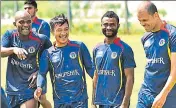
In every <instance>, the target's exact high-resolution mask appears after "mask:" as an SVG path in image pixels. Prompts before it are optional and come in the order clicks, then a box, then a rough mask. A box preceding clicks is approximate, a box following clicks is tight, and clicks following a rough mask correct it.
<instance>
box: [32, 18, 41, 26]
mask: <svg viewBox="0 0 176 108" xmlns="http://www.w3.org/2000/svg"><path fill="white" fill-rule="evenodd" d="M33 23H35V24H38V25H40V24H41V22H39V21H38V18H37V17H35V18H34V20H33Z"/></svg>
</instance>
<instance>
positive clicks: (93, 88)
mask: <svg viewBox="0 0 176 108" xmlns="http://www.w3.org/2000/svg"><path fill="white" fill-rule="evenodd" d="M93 63H94V64H96V63H95V49H94V50H93ZM95 67H96V65H95ZM96 70H97V69H96V68H95V71H94V76H93V83H92V103H91V104H92V108H96V105H94V98H95V90H96V86H97V80H98V74H97V72H96Z"/></svg>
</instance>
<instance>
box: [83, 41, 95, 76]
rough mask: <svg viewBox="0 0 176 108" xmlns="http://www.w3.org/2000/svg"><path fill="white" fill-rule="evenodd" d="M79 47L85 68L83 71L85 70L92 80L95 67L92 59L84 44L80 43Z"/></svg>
mask: <svg viewBox="0 0 176 108" xmlns="http://www.w3.org/2000/svg"><path fill="white" fill-rule="evenodd" d="M80 47H81V48H80V50H81V56H82V61H83V65H84V66H85V69H86V72H87V73H88V75H89V76H90V77H91V78H93V75H94V70H95V66H94V64H93V62H92V58H91V56H90V53H89V51H88V49H87V47H86V45H85V44H84V43H82V44H81V46H80Z"/></svg>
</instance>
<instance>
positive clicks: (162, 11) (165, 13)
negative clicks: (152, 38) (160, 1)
mask: <svg viewBox="0 0 176 108" xmlns="http://www.w3.org/2000/svg"><path fill="white" fill-rule="evenodd" d="M158 13H159V14H161V15H162V16H163V17H165V16H166V15H167V12H166V10H165V9H160V10H158Z"/></svg>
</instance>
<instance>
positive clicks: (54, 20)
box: [49, 13, 69, 31]
mask: <svg viewBox="0 0 176 108" xmlns="http://www.w3.org/2000/svg"><path fill="white" fill-rule="evenodd" d="M65 22H66V23H67V24H68V26H69V23H68V19H67V17H65V15H64V14H63V13H62V14H59V15H58V16H55V17H54V18H52V19H51V20H50V22H49V24H50V27H51V31H54V26H55V24H61V25H63V24H64V23H65Z"/></svg>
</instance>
